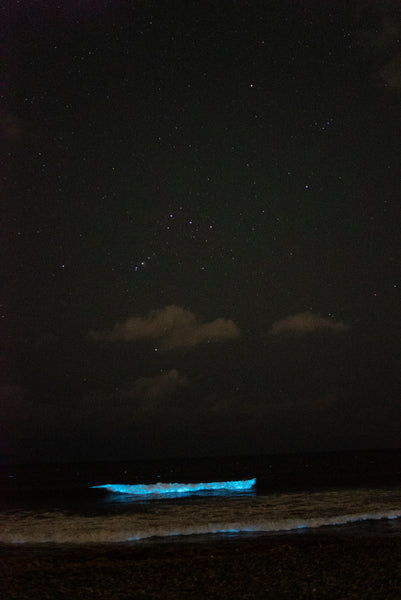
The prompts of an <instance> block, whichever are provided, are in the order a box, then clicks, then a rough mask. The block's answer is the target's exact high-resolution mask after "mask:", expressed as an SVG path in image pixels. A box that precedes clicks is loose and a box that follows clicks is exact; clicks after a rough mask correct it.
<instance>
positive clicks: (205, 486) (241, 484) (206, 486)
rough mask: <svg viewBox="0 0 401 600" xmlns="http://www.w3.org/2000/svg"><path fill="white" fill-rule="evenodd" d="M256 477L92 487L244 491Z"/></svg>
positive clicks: (141, 491)
mask: <svg viewBox="0 0 401 600" xmlns="http://www.w3.org/2000/svg"><path fill="white" fill-rule="evenodd" d="M255 484H256V479H246V480H243V481H211V482H206V483H161V482H159V483H152V484H149V485H147V484H142V483H139V484H136V485H128V484H123V483H105V484H104V485H92V486H91V487H92V488H98V489H99V488H103V489H106V490H108V491H109V492H113V493H116V494H131V495H140V496H143V495H149V494H195V493H197V492H205V491H206V492H207V491H228V492H242V491H249V490H251V489H252V488H253V487H254V486H255Z"/></svg>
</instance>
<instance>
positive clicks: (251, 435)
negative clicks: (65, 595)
mask: <svg viewBox="0 0 401 600" xmlns="http://www.w3.org/2000/svg"><path fill="white" fill-rule="evenodd" d="M46 4H47V5H48V6H47V7H46ZM379 5H380V6H379ZM4 15H5V19H4ZM2 21H3V24H2V26H1V27H2V29H3V34H4V42H3V47H2V50H1V51H2V54H3V57H4V64H5V71H4V75H5V76H4V77H2V79H3V83H2V84H1V105H0V118H1V136H2V167H1V176H2V182H3V186H2V188H3V194H4V197H5V202H3V203H2V204H3V217H2V231H1V235H2V238H3V242H2V247H3V252H2V254H3V260H4V262H3V266H4V276H3V277H2V278H1V279H2V306H1V317H2V318H1V324H2V354H3V358H2V361H1V371H2V373H1V375H2V383H1V387H0V402H1V404H0V415H1V419H0V423H1V430H0V434H1V440H0V452H1V459H2V460H3V461H44V460H46V461H47V460H92V459H108V458H110V459H137V458H138V459H142V458H148V457H155V458H157V457H169V456H198V455H200V456H203V455H231V454H256V453H275V452H301V451H323V450H336V449H357V448H380V447H398V446H399V445H400V439H401V411H400V395H399V362H398V357H399V274H400V273H399V259H400V237H399V223H400V210H399V206H400V140H401V133H400V117H401V42H400V40H401V26H400V23H401V11H400V8H399V4H398V2H396V1H394V2H393V1H391V2H387V1H382V2H380V3H378V2H374V1H373V0H372V1H369V0H366V1H365V0H364V1H362V0H360V1H355V2H321V1H316V2H313V1H305V2H301V1H292V2H290V1H288V2H287V1H285V0H277V1H274V0H272V1H268V0H266V1H264V2H259V1H246V0H244V1H240V0H230V1H226V0H219V1H208V0H197V1H193V0H185V1H184V0H182V1H181V0H177V1H170V0H163V1H158V0H154V1H151V0H142V1H141V0H139V1H134V0H132V1H128V0H126V1H120V0H115V1H113V0H110V1H101V0H99V1H97V0H87V1H86V2H81V1H79V0H68V2H67V0H66V1H65V2H58V3H56V2H53V1H51V0H48V2H47V3H46V2H40V3H38V2H17V1H16V0H9V1H8V2H6V3H5V7H4V9H3V11H2ZM2 62H3V61H2Z"/></svg>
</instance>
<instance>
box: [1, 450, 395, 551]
mask: <svg viewBox="0 0 401 600" xmlns="http://www.w3.org/2000/svg"><path fill="white" fill-rule="evenodd" d="M319 532H324V533H325V534H327V533H336V534H338V533H339V532H341V533H343V534H345V535H380V536H382V535H386V536H394V535H396V536H399V535H401V450H399V449H390V450H374V451H345V452H327V453H313V454H287V455H266V456H235V457H207V458H192V459H188V458H175V459H163V460H147V461H143V460H141V461H139V460H137V461H120V462H107V461H106V462H80V463H71V464H66V463H63V464H56V463H52V464H45V465H43V464H42V465H34V464H32V465H9V466H7V465H2V466H1V467H0V545H1V547H3V550H4V549H5V548H7V547H9V546H10V545H11V546H12V547H14V548H15V547H17V546H18V545H37V546H42V547H44V546H46V547H48V546H49V545H57V546H63V545H64V546H70V545H75V546H76V545H83V544H86V545H87V544H153V543H162V542H169V543H171V542H174V541H191V542H196V541H204V540H214V539H216V540H217V539H220V538H224V539H226V538H240V537H249V536H260V535H280V534H288V533H296V534H299V535H305V534H314V533H319Z"/></svg>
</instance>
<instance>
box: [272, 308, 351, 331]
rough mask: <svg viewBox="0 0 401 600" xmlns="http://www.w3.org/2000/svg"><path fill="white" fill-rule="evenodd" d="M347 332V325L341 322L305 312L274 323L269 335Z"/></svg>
mask: <svg viewBox="0 0 401 600" xmlns="http://www.w3.org/2000/svg"><path fill="white" fill-rule="evenodd" d="M348 330H349V325H346V324H345V323H343V322H342V321H335V320H334V319H331V318H327V317H321V316H320V315H316V314H314V313H312V312H309V311H306V312H301V313H297V314H295V315H289V316H288V317H285V318H284V319H281V320H280V321H275V322H274V323H273V325H272V327H271V329H270V334H271V335H296V336H299V335H307V334H309V333H314V332H315V331H331V332H332V333H341V332H344V331H348Z"/></svg>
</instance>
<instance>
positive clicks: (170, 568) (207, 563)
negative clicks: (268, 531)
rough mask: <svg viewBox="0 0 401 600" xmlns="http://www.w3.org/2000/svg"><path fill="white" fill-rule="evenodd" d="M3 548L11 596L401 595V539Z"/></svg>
mask: <svg viewBox="0 0 401 600" xmlns="http://www.w3.org/2000/svg"><path fill="white" fill-rule="evenodd" d="M0 551H1V554H0V563H1V573H0V598H2V599H4V600H14V599H15V600H17V599H18V600H26V599H29V600H44V599H47V598H49V599H50V598H51V599H52V600H58V599H67V598H68V599H71V600H81V599H82V600H83V599H85V600H87V599H94V598H99V599H102V598H109V599H113V600H123V599H124V600H128V599H129V600H135V599H145V598H154V599H156V598H157V599H162V600H170V599H171V600H173V599H174V600H179V599H184V598H185V599H191V598H196V599H199V600H201V599H202V600H207V599H210V598H223V599H224V598H227V599H228V598H229V599H230V600H235V599H237V598H238V599H245V598H247V599H251V598H256V599H262V598H263V599H272V600H273V599H274V600H278V599H282V598H285V599H288V600H295V599H298V598H302V599H305V600H307V599H308V600H309V599H311V598H316V599H319V600H321V599H325V598H332V599H338V600H347V599H351V598H353V599H355V598H361V599H364V600H371V599H372V600H373V599H375V600H376V599H383V600H384V599H386V600H390V599H394V600H395V599H401V537H396V536H389V537H369V536H360V537H359V536H358V537H352V536H349V535H343V536H342V535H332V534H331V535H321V534H320V533H318V534H310V533H308V534H296V535H276V536H266V537H257V538H242V539H241V538H230V539H224V540H219V541H213V542H210V541H204V542H198V543H191V542H185V543H181V542H177V541H176V542H172V543H161V544H155V543H152V544H140V545H130V546H123V545H113V546H86V547H82V546H77V547H69V548H65V547H64V548H63V547H57V546H54V547H46V548H44V547H42V548H39V549H38V548H34V547H31V548H29V547H26V546H20V547H12V548H10V547H5V546H3V547H2V548H1V549H0Z"/></svg>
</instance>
